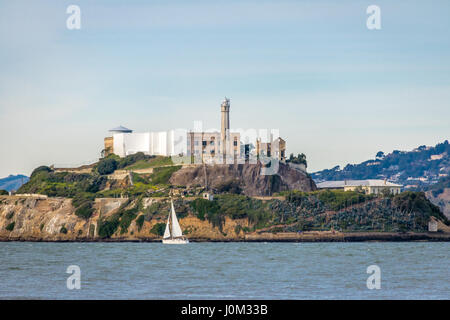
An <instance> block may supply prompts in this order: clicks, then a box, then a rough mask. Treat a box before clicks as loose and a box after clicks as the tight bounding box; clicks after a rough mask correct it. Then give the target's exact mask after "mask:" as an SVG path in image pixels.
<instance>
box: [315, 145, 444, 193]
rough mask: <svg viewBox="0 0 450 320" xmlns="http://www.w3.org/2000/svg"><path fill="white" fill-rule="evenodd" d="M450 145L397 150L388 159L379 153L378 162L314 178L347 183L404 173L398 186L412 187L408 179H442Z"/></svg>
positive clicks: (349, 166) (352, 166)
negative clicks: (432, 158)
mask: <svg viewBox="0 0 450 320" xmlns="http://www.w3.org/2000/svg"><path fill="white" fill-rule="evenodd" d="M444 153H446V154H447V156H444V157H442V158H441V159H436V160H433V161H429V159H430V157H431V156H432V155H439V154H444ZM449 154H450V144H449V142H448V140H445V141H444V142H443V143H438V144H437V145H436V146H434V147H429V148H427V147H426V146H420V147H418V148H417V149H415V150H413V151H409V152H404V151H399V150H394V151H393V152H392V153H389V154H387V155H385V154H384V153H383V152H382V151H380V152H378V153H377V154H376V156H375V159H372V160H367V161H364V162H362V163H360V164H347V165H346V166H345V167H344V168H343V169H342V170H341V168H340V167H339V166H336V167H334V168H332V169H326V170H322V171H319V172H315V173H313V174H311V176H312V178H313V179H320V180H345V179H357V180H359V179H373V178H375V177H387V178H389V177H392V176H394V175H395V174H397V173H400V176H399V177H398V183H400V184H411V183H412V182H411V180H408V178H410V177H412V178H419V177H423V176H438V175H439V174H440V173H442V171H441V169H442V168H446V167H448V155H449ZM414 184H417V185H419V188H421V187H420V185H422V184H423V183H422V182H421V181H420V180H414Z"/></svg>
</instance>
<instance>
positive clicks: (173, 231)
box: [162, 200, 189, 244]
mask: <svg viewBox="0 0 450 320" xmlns="http://www.w3.org/2000/svg"><path fill="white" fill-rule="evenodd" d="M170 202H171V211H170V212H169V216H168V217H167V224H166V230H165V231H164V236H163V240H162V243H165V244H187V243H189V240H188V239H187V238H186V237H185V236H183V232H182V231H181V228H180V224H179V223H178V219H177V214H176V213H175V208H174V207H173V201H172V200H171V201H170Z"/></svg>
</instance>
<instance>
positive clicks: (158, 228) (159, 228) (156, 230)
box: [150, 223, 166, 237]
mask: <svg viewBox="0 0 450 320" xmlns="http://www.w3.org/2000/svg"><path fill="white" fill-rule="evenodd" d="M164 230H166V224H165V223H157V224H155V225H154V226H153V227H152V229H151V230H150V232H151V233H153V234H156V235H157V236H161V237H162V236H163V235H164Z"/></svg>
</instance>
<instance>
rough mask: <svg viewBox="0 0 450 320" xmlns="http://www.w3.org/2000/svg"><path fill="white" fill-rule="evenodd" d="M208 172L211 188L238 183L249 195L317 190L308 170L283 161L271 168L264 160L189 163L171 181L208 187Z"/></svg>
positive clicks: (172, 182) (177, 183)
mask: <svg viewBox="0 0 450 320" xmlns="http://www.w3.org/2000/svg"><path fill="white" fill-rule="evenodd" d="M205 169H206V170H205ZM205 171H206V181H207V183H208V186H209V187H210V188H213V189H214V188H220V187H221V186H223V185H224V184H226V183H231V182H236V183H237V184H238V185H239V187H240V188H241V189H242V193H244V194H245V195H248V196H270V195H272V194H273V193H275V192H280V191H288V190H300V191H314V190H316V189H317V187H316V185H315V183H314V181H313V180H312V179H311V178H310V177H309V175H308V174H307V173H305V172H303V171H300V170H297V169H294V168H291V167H290V166H289V165H287V164H285V163H281V162H280V163H278V166H277V167H275V169H274V170H272V171H271V170H270V169H267V168H264V167H263V166H262V165H261V163H258V164H236V165H214V166H209V165H206V168H205V167H203V166H187V167H183V168H182V169H180V170H178V171H177V172H175V173H174V174H173V175H172V177H171V178H170V183H171V184H173V185H183V186H195V185H201V186H205ZM265 173H267V174H265ZM272 173H274V174H272Z"/></svg>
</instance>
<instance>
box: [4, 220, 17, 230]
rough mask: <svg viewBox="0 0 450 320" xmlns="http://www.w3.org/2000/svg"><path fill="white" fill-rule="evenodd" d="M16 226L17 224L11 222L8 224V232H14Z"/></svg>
mask: <svg viewBox="0 0 450 320" xmlns="http://www.w3.org/2000/svg"><path fill="white" fill-rule="evenodd" d="M15 225H16V223H15V222H14V221H13V222H11V223H10V224H8V225H7V226H6V230H8V231H13V230H14V226H15Z"/></svg>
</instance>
